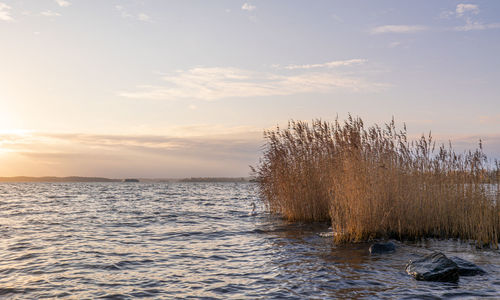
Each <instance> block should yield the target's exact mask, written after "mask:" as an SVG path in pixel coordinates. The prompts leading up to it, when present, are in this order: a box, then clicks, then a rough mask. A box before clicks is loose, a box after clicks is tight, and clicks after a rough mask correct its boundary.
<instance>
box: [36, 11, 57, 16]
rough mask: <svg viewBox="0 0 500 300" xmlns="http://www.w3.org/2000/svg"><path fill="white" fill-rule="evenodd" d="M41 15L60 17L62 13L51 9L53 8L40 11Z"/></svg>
mask: <svg viewBox="0 0 500 300" xmlns="http://www.w3.org/2000/svg"><path fill="white" fill-rule="evenodd" d="M40 15H42V16H44V17H59V16H61V14H60V13H57V12H54V11H51V10H46V11H42V12H41V13H40Z"/></svg>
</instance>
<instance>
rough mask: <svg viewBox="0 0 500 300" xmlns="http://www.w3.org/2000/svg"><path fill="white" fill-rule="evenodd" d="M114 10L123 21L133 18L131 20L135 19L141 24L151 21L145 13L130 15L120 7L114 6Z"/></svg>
mask: <svg viewBox="0 0 500 300" xmlns="http://www.w3.org/2000/svg"><path fill="white" fill-rule="evenodd" d="M115 9H116V11H118V12H119V13H120V15H121V17H122V18H125V19H127V18H133V19H136V20H138V21H142V22H150V21H151V17H150V16H149V15H147V14H145V13H138V14H133V13H130V12H129V11H128V10H126V9H125V7H123V6H122V5H115Z"/></svg>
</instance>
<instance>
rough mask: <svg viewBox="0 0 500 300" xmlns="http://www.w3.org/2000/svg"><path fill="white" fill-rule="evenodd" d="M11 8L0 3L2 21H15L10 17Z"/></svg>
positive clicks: (0, 19)
mask: <svg viewBox="0 0 500 300" xmlns="http://www.w3.org/2000/svg"><path fill="white" fill-rule="evenodd" d="M10 9H11V7H10V6H8V5H7V4H5V3H3V2H0V21H13V20H14V19H13V18H12V16H11V15H10Z"/></svg>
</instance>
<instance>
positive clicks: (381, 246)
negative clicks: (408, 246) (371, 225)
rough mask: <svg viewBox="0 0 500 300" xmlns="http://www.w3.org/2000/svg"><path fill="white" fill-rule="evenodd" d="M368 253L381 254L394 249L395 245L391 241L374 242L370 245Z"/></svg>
mask: <svg viewBox="0 0 500 300" xmlns="http://www.w3.org/2000/svg"><path fill="white" fill-rule="evenodd" d="M368 250H369V251H370V254H382V253H390V252H394V251H396V245H395V244H394V243H393V242H388V243H375V244H373V245H371V246H370V249H368Z"/></svg>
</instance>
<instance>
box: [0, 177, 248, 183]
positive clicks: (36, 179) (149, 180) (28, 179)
mask: <svg viewBox="0 0 500 300" xmlns="http://www.w3.org/2000/svg"><path fill="white" fill-rule="evenodd" d="M134 179H135V178H134ZM124 180H125V178H124V179H116V178H105V177H83V176H68V177H56V176H42V177H32V176H13V177H0V183H2V182H4V183H5V182H7V183H8V182H12V183H14V182H19V183H21V182H47V183H57V182H123V181H124ZM137 180H138V181H139V182H147V183H154V182H250V181H252V178H250V177H190V178H137Z"/></svg>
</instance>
